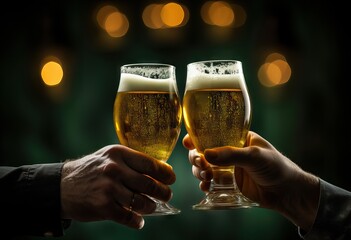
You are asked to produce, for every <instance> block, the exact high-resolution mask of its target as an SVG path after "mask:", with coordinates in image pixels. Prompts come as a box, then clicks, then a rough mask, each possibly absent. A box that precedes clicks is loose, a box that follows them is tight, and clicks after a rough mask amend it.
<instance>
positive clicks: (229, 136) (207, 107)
mask: <svg viewBox="0 0 351 240" xmlns="http://www.w3.org/2000/svg"><path fill="white" fill-rule="evenodd" d="M183 104H184V121H185V124H186V126H187V130H188V133H189V135H190V136H191V139H192V140H193V142H194V145H195V147H196V149H197V150H198V151H199V152H200V153H203V152H204V150H205V149H208V148H214V147H221V146H236V147H243V146H244V144H245V141H246V136H247V133H248V131H249V126H250V122H249V119H246V118H245V116H246V113H247V110H246V106H247V105H246V104H245V97H244V94H243V92H242V91H241V89H196V90H189V91H187V93H186V94H185V96H184V102H183Z"/></svg>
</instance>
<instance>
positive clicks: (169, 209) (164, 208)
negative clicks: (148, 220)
mask: <svg viewBox="0 0 351 240" xmlns="http://www.w3.org/2000/svg"><path fill="white" fill-rule="evenodd" d="M154 201H155V202H156V210H155V211H154V212H153V213H148V214H143V216H161V215H175V214H179V213H180V210H179V209H177V208H175V207H173V206H172V205H170V204H169V203H164V202H161V201H158V200H154Z"/></svg>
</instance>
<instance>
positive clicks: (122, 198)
mask: <svg viewBox="0 0 351 240" xmlns="http://www.w3.org/2000/svg"><path fill="white" fill-rule="evenodd" d="M113 197H114V199H116V201H117V202H118V203H119V204H120V205H121V206H123V207H124V208H125V209H127V210H128V209H129V210H132V211H134V212H137V213H140V214H145V213H152V212H154V211H155V209H156V204H155V202H154V201H153V200H151V199H150V198H148V197H147V196H145V195H143V194H139V193H136V192H133V191H130V190H129V189H127V188H125V187H123V190H117V191H114V194H113Z"/></svg>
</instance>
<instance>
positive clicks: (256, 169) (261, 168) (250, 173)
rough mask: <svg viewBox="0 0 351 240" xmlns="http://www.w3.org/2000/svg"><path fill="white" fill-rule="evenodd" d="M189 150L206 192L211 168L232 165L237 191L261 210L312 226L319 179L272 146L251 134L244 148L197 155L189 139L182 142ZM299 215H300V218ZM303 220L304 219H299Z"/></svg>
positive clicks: (216, 149)
mask: <svg viewBox="0 0 351 240" xmlns="http://www.w3.org/2000/svg"><path fill="white" fill-rule="evenodd" d="M183 145H184V146H185V147H186V148H187V149H189V155H188V158H189V161H190V163H191V164H192V170H193V175H194V176H195V177H197V178H198V179H199V180H201V182H200V188H201V190H203V191H205V192H207V191H208V188H209V185H210V184H209V183H210V181H211V179H212V177H213V176H212V170H211V167H210V166H211V165H210V164H213V165H221V166H229V165H235V180H236V183H237V185H238V187H239V189H240V191H241V192H242V193H243V194H244V195H245V196H247V197H248V198H250V199H251V200H253V201H255V202H257V203H259V204H260V206H261V207H264V208H270V209H274V210H277V211H279V212H280V213H282V214H283V215H284V216H286V217H287V218H289V219H290V220H291V221H292V222H294V223H295V224H296V225H298V226H300V227H302V228H303V229H309V227H310V226H312V224H313V221H314V217H315V215H316V212H317V207H318V199H319V179H318V178H317V177H316V176H314V175H312V174H310V173H307V172H305V171H303V170H302V169H301V168H300V167H298V166H297V165H296V164H295V163H294V162H292V161H291V160H290V159H288V158H287V157H285V156H284V155H283V154H281V153H280V152H279V151H277V150H276V149H275V148H274V146H273V145H272V144H270V143H269V142H268V141H267V140H265V139H264V138H262V137H261V136H259V135H258V134H257V133H255V132H252V131H250V132H249V134H248V137H247V141H246V145H245V146H244V147H243V148H236V147H230V146H225V147H219V148H214V149H207V150H205V152H204V156H203V155H201V154H199V153H198V152H197V151H196V149H195V147H194V145H193V143H192V141H191V139H190V137H189V135H186V136H185V137H184V139H183ZM299 214H300V215H299ZM301 216H303V218H302V217H301Z"/></svg>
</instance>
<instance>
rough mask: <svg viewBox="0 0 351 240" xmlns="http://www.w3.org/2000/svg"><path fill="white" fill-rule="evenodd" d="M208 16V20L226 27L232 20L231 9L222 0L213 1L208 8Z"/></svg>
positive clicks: (232, 12) (232, 13)
mask: <svg viewBox="0 0 351 240" xmlns="http://www.w3.org/2000/svg"><path fill="white" fill-rule="evenodd" d="M208 16H209V19H210V22H211V23H212V24H213V25H216V26H219V27H227V26H230V25H231V24H232V23H233V22H234V11H233V9H232V8H231V6H230V5H229V4H228V3H226V2H223V1H216V2H213V3H212V4H211V5H210V6H209V8H208Z"/></svg>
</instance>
